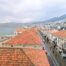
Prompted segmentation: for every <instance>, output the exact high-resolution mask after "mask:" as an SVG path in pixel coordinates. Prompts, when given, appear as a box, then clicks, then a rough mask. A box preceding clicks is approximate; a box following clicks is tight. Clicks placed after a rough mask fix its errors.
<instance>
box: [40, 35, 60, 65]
mask: <svg viewBox="0 0 66 66" xmlns="http://www.w3.org/2000/svg"><path fill="white" fill-rule="evenodd" d="M40 37H41V39H42V45H43V47H44V49H45V50H46V51H47V57H48V60H49V63H50V66H60V65H59V63H58V62H57V60H56V59H55V57H54V56H53V54H52V53H51V51H50V49H49V46H48V44H47V42H46V41H45V40H44V39H43V37H42V35H40Z"/></svg>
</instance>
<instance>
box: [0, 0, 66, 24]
mask: <svg viewBox="0 0 66 66" xmlns="http://www.w3.org/2000/svg"><path fill="white" fill-rule="evenodd" d="M63 14H66V0H0V23H5V22H23V23H26V22H32V21H43V20H46V19H49V18H51V17H55V16H60V15H63Z"/></svg>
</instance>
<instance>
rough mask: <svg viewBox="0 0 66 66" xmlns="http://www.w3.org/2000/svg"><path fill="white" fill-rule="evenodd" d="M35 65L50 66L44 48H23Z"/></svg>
mask: <svg viewBox="0 0 66 66" xmlns="http://www.w3.org/2000/svg"><path fill="white" fill-rule="evenodd" d="M23 50H24V52H25V53H26V55H28V57H29V58H30V60H31V61H32V62H33V64H34V65H35V66H50V65H49V62H48V59H47V56H46V54H45V51H44V50H35V49H23Z"/></svg>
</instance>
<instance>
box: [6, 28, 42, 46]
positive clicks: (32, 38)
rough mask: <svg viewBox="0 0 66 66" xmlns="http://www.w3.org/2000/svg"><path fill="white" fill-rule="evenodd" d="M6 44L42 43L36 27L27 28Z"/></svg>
mask: <svg viewBox="0 0 66 66" xmlns="http://www.w3.org/2000/svg"><path fill="white" fill-rule="evenodd" d="M6 44H38V45H40V44H41V39H40V37H39V35H38V31H37V30H35V29H33V28H32V29H30V30H26V31H24V32H23V33H21V34H19V35H17V36H15V37H14V38H12V39H11V40H9V41H7V42H6Z"/></svg>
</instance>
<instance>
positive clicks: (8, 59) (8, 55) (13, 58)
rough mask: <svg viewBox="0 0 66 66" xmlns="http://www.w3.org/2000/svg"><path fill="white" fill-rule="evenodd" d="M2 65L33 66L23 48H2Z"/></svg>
mask: <svg viewBox="0 0 66 66" xmlns="http://www.w3.org/2000/svg"><path fill="white" fill-rule="evenodd" d="M0 66H33V63H32V62H31V61H30V59H29V58H28V57H27V56H26V54H25V53H24V52H23V50H22V49H14V48H12V49H10V48H0Z"/></svg>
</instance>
